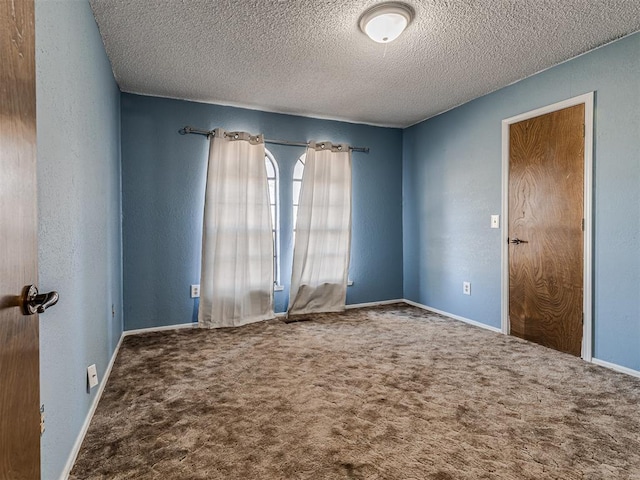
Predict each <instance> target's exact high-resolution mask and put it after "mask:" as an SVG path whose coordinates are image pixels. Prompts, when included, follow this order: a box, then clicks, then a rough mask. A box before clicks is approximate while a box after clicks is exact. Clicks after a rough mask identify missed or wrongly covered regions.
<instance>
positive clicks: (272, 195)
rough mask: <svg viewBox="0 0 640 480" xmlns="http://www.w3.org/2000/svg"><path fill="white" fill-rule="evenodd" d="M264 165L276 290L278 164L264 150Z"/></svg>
mask: <svg viewBox="0 0 640 480" xmlns="http://www.w3.org/2000/svg"><path fill="white" fill-rule="evenodd" d="M264 165H265V167H266V169H267V182H268V184H269V207H270V209H271V226H272V235H273V283H274V285H275V286H276V290H280V289H279V288H277V287H278V286H279V285H280V262H279V259H280V227H279V225H280V208H279V207H280V195H279V194H278V181H279V175H278V164H277V163H276V160H275V158H273V155H272V154H271V152H270V151H269V150H266V149H265V156H264Z"/></svg>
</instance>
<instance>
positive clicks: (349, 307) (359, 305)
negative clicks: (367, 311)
mask: <svg viewBox="0 0 640 480" xmlns="http://www.w3.org/2000/svg"><path fill="white" fill-rule="evenodd" d="M402 302H404V300H403V299H401V298H398V299H396V300H381V301H379V302H367V303H354V304H353V305H347V306H345V308H346V309H347V310H352V309H354V308H367V307H379V306H381V305H393V304H395V303H402Z"/></svg>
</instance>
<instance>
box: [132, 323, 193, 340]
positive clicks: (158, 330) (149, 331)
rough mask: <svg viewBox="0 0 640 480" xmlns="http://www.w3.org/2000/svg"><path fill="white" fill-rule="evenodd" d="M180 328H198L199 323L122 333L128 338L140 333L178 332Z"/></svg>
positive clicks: (138, 329)
mask: <svg viewBox="0 0 640 480" xmlns="http://www.w3.org/2000/svg"><path fill="white" fill-rule="evenodd" d="M179 328H198V323H197V322H190V323H178V324H176V325H165V326H163V327H149V328H137V329H135V330H125V331H124V332H122V335H123V336H125V337H128V336H129V335H138V334H140V333H151V332H162V331H164V330H177V329H179Z"/></svg>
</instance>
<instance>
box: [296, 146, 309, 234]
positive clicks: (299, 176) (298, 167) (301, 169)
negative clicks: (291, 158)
mask: <svg viewBox="0 0 640 480" xmlns="http://www.w3.org/2000/svg"><path fill="white" fill-rule="evenodd" d="M306 157H307V154H306V153H303V154H302V155H300V158H298V161H297V162H296V164H295V166H294V167H293V232H294V235H295V231H296V223H297V221H298V205H299V204H300V187H301V186H302V175H303V173H304V161H305V158H306Z"/></svg>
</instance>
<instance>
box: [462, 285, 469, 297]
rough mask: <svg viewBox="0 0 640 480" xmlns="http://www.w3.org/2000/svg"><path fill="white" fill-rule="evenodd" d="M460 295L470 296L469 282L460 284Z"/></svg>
mask: <svg viewBox="0 0 640 480" xmlns="http://www.w3.org/2000/svg"><path fill="white" fill-rule="evenodd" d="M462 293H464V294H465V295H471V282H462Z"/></svg>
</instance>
